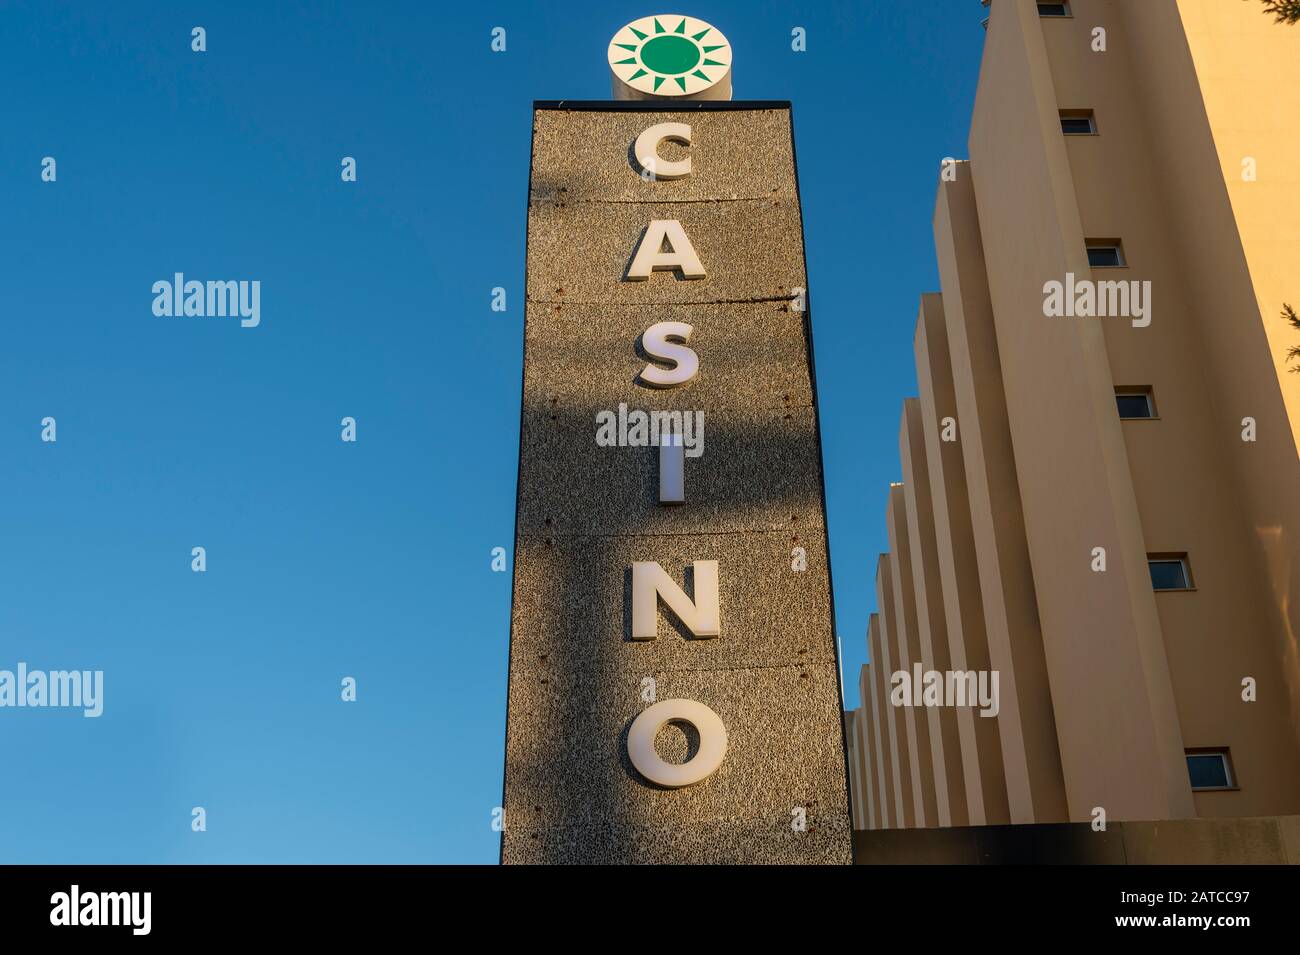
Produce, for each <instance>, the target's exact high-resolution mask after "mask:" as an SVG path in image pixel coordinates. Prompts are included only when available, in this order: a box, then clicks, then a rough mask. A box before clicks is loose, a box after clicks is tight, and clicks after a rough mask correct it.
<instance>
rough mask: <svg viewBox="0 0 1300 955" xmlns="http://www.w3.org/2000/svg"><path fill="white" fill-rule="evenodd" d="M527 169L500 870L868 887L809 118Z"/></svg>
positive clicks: (716, 128)
mask: <svg viewBox="0 0 1300 955" xmlns="http://www.w3.org/2000/svg"><path fill="white" fill-rule="evenodd" d="M658 124H673V125H672V126H670V127H667V132H668V133H670V134H672V135H665V136H663V137H660V136H659V135H658V134H655V135H653V136H648V137H642V134H643V133H645V132H646V130H648V129H650V128H651V127H654V126H656V125H658ZM683 125H684V126H686V127H689V132H688V133H687V132H684V131H683V130H682V128H681V127H682V126H683ZM638 139H641V140H642V142H641V154H642V158H643V159H644V158H646V153H645V147H646V145H647V143H648V142H650V141H657V143H658V145H657V148H656V151H655V153H654V155H655V156H657V157H658V159H657V162H658V163H662V164H663V169H664V171H665V175H664V176H663V177H660V178H656V177H655V176H654V175H653V174H652V173H653V170H646V169H645V168H644V164H643V163H642V162H638V160H637V158H636V157H637V155H638V147H637V141H638ZM532 156H533V160H532V170H531V176H530V186H529V210H528V262H527V269H528V276H527V314H526V319H525V332H524V337H525V354H524V386H523V413H522V423H521V435H520V441H521V450H520V475H519V499H518V513H517V526H516V540H515V555H516V556H515V571H514V573H515V578H514V595H513V607H512V611H511V640H510V693H509V715H508V720H507V740H506V777H505V778H506V785H505V804H504V805H505V816H504V826H505V828H504V831H503V843H502V859H503V861H505V862H507V863H528V862H538V863H570V862H572V863H605V862H626V863H673V862H755V863H763V862H771V863H785V862H815V863H844V862H849V861H850V858H851V843H850V838H851V835H850V826H849V817H848V804H847V794H846V779H845V763H844V742H843V735H842V734H843V730H842V724H841V709H840V690H839V676H838V664H837V659H836V649H835V639H834V636H833V633H832V622H831V600H830V580H829V572H828V567H827V546H826V523H825V509H824V502H823V493H822V476H821V453H820V447H819V441H818V431H817V416H816V401H815V393H814V390H813V387H812V380H811V370H810V367H809V340H808V334H809V333H808V321H807V319H808V314H807V311H806V310H805V306H804V302H805V301H806V294H805V292H804V289H805V288H806V285H807V282H806V276H805V274H804V257H803V238H802V223H801V220H800V210H799V194H798V188H797V185H796V178H795V166H794V150H793V144H792V131H791V124H790V113H789V109H788V108H787V107H784V106H780V107H771V106H769V105H764V106H762V107H758V106H753V107H748V106H746V105H745V104H739V103H738V104H725V105H721V106H719V105H714V104H692V105H691V108H689V109H667V110H648V109H644V108H640V109H638V108H635V107H625V106H622V105H620V106H618V107H613V106H612V104H603V105H600V106H595V105H593V106H591V107H586V108H584V107H583V106H577V107H574V106H565V105H563V104H547V105H539V106H538V108H537V109H536V110H535V111H534V118H533V151H532ZM687 159H689V164H686V163H685V160H687ZM652 164H653V163H652ZM669 175H671V176H672V178H669V177H668V176H669ZM665 223H667V225H664V224H665ZM683 236H684V237H685V240H686V244H687V245H688V246H689V249H688V250H684V249H683V248H682V247H681V246H682V245H683V242H682V237H683ZM647 237H648V238H647ZM643 246H647V247H646V248H644V249H643V248H642V247H643ZM651 246H652V247H651ZM638 250H641V254H640V255H638ZM686 252H693V253H694V257H695V258H697V259H698V265H699V268H700V270H702V271H703V273H704V274H703V275H698V274H696V267H695V266H694V265H693V264H692V263H691V258H692V257H691V255H689V254H684V253H686ZM670 254H674V255H676V257H677V261H678V266H677V267H676V268H655V269H651V270H650V271H649V274H648V275H647V276H645V277H638V275H637V273H638V272H644V270H643V269H642V268H641V266H642V265H644V263H645V262H647V261H651V262H653V261H659V262H663V261H666V258H665V257H667V256H669V255H670ZM693 361H698V366H697V367H694V368H692V362H693ZM656 413H665V414H656ZM661 431H668V432H670V433H671V434H672V435H674V436H675V437H674V438H673V439H672V441H671V444H669V442H668V441H667V440H664V441H661V440H660V438H659V432H661ZM652 432H653V434H652ZM679 442H680V447H681V451H680V452H679V451H678V443H679ZM661 444H669V446H668V447H661V446H660V445H661ZM661 467H662V468H668V469H670V470H669V471H668V472H667V473H663V474H661ZM715 580H716V583H715ZM652 707H653V708H654V709H652ZM643 713H644V714H645V716H644V718H642V719H640V720H638V717H639V716H641V715H642V714H643ZM664 721H667V722H666V723H664ZM661 723H664V725H662V727H661V726H660V724H661ZM638 767H639V768H638Z"/></svg>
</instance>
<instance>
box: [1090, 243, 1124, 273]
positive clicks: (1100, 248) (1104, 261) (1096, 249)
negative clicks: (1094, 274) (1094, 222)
mask: <svg viewBox="0 0 1300 955" xmlns="http://www.w3.org/2000/svg"><path fill="white" fill-rule="evenodd" d="M1088 264H1089V265H1091V266H1092V267H1093V268H1094V269H1096V268H1106V267H1107V266H1118V265H1122V264H1123V263H1122V262H1121V261H1120V257H1119V246H1117V245H1094V246H1089V247H1088Z"/></svg>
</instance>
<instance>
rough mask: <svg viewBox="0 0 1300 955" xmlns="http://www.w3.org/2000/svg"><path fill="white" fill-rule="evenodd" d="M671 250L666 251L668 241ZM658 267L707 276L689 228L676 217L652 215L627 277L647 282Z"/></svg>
mask: <svg viewBox="0 0 1300 955" xmlns="http://www.w3.org/2000/svg"><path fill="white" fill-rule="evenodd" d="M665 241H667V243H668V251H666V252H665V251H663V246H664V242H665ZM656 269H665V270H667V269H681V270H682V276H683V277H684V278H688V279H702V278H704V266H703V265H701V264H700V257H699V256H698V255H696V254H695V248H694V246H692V245H691V240H690V239H688V238H686V230H685V229H683V228H682V224H681V223H680V222H678V221H677V220H676V219H652V220H650V225H648V226H647V227H646V230H645V238H643V239H642V240H641V244H640V245H639V246H637V249H636V256H635V257H634V258H633V259H632V267H631V268H629V269H628V270H627V277H628V278H629V279H631V280H632V281H634V282H644V281H645V280H646V279H648V278H649V277H650V273H651V272H653V271H655V270H656Z"/></svg>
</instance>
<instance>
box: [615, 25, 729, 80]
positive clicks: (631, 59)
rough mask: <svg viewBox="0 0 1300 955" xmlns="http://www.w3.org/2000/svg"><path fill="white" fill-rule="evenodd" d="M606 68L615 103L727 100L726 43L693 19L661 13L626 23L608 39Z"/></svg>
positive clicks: (727, 62) (713, 31) (712, 28)
mask: <svg viewBox="0 0 1300 955" xmlns="http://www.w3.org/2000/svg"><path fill="white" fill-rule="evenodd" d="M609 66H610V69H611V70H612V71H613V73H614V87H615V90H614V92H615V96H617V97H618V98H620V99H626V98H635V99H640V98H647V99H649V98H658V97H673V96H685V97H691V98H696V99H730V98H731V45H730V44H729V43H728V42H727V38H726V37H724V36H723V35H722V34H721V33H720V32H719V31H718V30H717V29H715V28H714V27H711V26H709V24H707V23H705V22H704V21H703V20H696V19H694V18H693V17H685V16H681V15H679V14H666V15H660V16H657V17H644V18H642V19H640V20H636V21H633V22H632V23H629V24H628V25H627V26H625V27H623V29H621V30H619V31H618V32H617V33H615V34H614V39H613V40H611V41H610V44H609ZM724 81H725V82H724ZM620 83H621V84H622V85H623V86H624V87H626V88H627V89H624V90H620V88H619V85H620Z"/></svg>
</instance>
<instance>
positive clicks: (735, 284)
mask: <svg viewBox="0 0 1300 955" xmlns="http://www.w3.org/2000/svg"><path fill="white" fill-rule="evenodd" d="M683 181H684V180H683ZM652 219H676V220H677V221H678V222H680V223H681V224H682V228H683V229H684V230H685V232H686V237H687V238H688V239H690V240H691V247H692V248H694V249H695V253H696V255H698V256H699V258H700V263H701V264H702V265H703V266H704V271H705V273H706V275H705V277H704V278H701V279H685V278H682V277H681V273H680V272H668V271H662V272H656V273H655V274H653V275H652V276H650V278H649V279H648V280H645V281H639V282H629V281H626V280H625V279H624V275H625V274H626V272H627V269H628V266H630V265H631V264H632V257H633V255H635V253H636V250H637V246H638V245H639V244H640V242H641V238H642V235H643V234H644V232H645V230H646V226H648V225H649V224H650V221H651V220H652ZM528 223H529V234H528V300H529V302H550V303H553V304H564V303H568V302H586V303H595V304H619V305H640V306H647V305H654V304H656V303H659V302H665V303H672V302H735V301H754V300H762V299H790V298H792V297H793V296H794V294H795V293H793V292H792V291H791V289H793V288H797V287H806V285H805V283H804V280H803V241H802V238H801V235H800V222H799V210H798V207H797V206H796V204H795V203H794V202H793V201H792V200H789V199H786V200H781V199H740V200H737V201H735V202H623V203H619V202H568V203H554V202H546V201H543V200H538V199H534V200H533V201H532V207H531V208H530V209H529V215H528ZM756 266H761V267H757V268H756Z"/></svg>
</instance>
